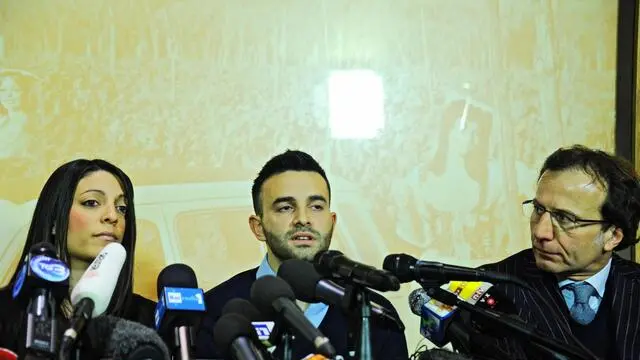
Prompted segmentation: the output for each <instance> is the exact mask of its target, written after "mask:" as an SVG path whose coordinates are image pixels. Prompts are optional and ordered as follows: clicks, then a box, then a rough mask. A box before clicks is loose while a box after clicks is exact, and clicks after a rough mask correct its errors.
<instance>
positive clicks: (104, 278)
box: [59, 242, 127, 359]
mask: <svg viewBox="0 0 640 360" xmlns="http://www.w3.org/2000/svg"><path fill="white" fill-rule="evenodd" d="M126 258H127V251H126V250H125V249H124V246H122V245H121V244H119V243H116V242H112V243H109V244H108V245H107V246H105V247H104V248H103V249H102V251H100V253H99V254H98V256H96V258H95V259H94V260H93V262H92V263H91V265H89V267H88V268H87V270H86V271H85V272H84V274H82V277H81V278H80V280H79V281H78V283H77V284H76V286H74V288H73V290H72V291H71V304H72V305H73V316H72V317H71V325H70V326H69V328H68V329H67V330H66V331H65V332H64V335H63V337H62V342H61V344H60V354H59V355H60V358H61V359H64V358H66V357H67V352H68V351H69V350H70V347H71V346H72V345H73V344H74V343H75V341H76V338H77V336H78V334H79V333H80V332H82V331H83V330H84V327H85V325H86V323H87V322H88V321H89V319H91V318H95V317H97V316H100V315H102V314H103V313H104V312H105V311H106V310H107V307H108V306H109V303H110V302H111V296H112V295H113V291H114V289H115V287H116V284H117V283H118V277H119V276H120V271H121V270H122V266H123V265H124V262H125V260H126Z"/></svg>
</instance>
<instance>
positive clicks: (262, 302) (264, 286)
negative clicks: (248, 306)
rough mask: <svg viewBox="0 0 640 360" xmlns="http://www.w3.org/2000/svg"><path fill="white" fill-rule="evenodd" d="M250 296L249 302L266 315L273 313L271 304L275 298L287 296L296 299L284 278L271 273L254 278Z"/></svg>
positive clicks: (292, 299)
mask: <svg viewBox="0 0 640 360" xmlns="http://www.w3.org/2000/svg"><path fill="white" fill-rule="evenodd" d="M250 296H251V302H252V303H253V304H254V305H255V306H256V308H258V310H259V311H260V312H261V313H263V314H265V315H267V316H273V315H275V314H274V313H275V311H274V309H273V307H272V304H273V302H274V301H276V300H277V299H279V298H287V299H289V300H291V301H295V300H296V296H295V295H294V293H293V290H292V289H291V286H289V284H287V283H286V282H285V281H284V280H282V279H280V278H277V277H275V276H271V275H267V276H263V277H261V278H259V279H256V281H255V282H254V283H253V285H252V286H251V294H250Z"/></svg>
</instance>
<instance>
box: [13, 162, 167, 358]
mask: <svg viewBox="0 0 640 360" xmlns="http://www.w3.org/2000/svg"><path fill="white" fill-rule="evenodd" d="M40 242H49V243H51V244H52V245H53V246H54V247H55V249H56V253H57V256H58V258H59V259H60V260H62V261H63V262H65V263H66V264H67V266H68V267H69V269H70V270H71V274H70V276H69V293H71V290H72V289H73V287H74V286H75V284H76V283H77V281H78V280H79V279H80V277H81V276H82V274H83V273H84V272H85V270H86V269H87V268H88V267H89V265H90V264H91V262H92V261H93V260H94V259H95V257H96V256H97V255H98V254H99V253H100V251H101V250H102V249H103V248H104V247H105V246H106V245H107V244H109V243H110V242H118V243H120V244H121V245H122V246H123V247H124V248H125V250H126V252H127V257H126V260H125V262H124V266H123V267H122V270H121V272H120V276H119V278H118V282H117V284H116V287H115V290H114V293H113V296H112V297H111V302H110V303H109V306H108V308H107V311H106V313H107V314H109V315H113V316H117V317H121V318H124V319H128V320H132V321H137V322H139V323H142V324H144V325H147V326H153V321H154V309H155V303H154V302H153V301H151V300H147V299H145V298H143V297H141V296H139V295H136V294H134V293H133V265H134V250H135V244H136V216H135V210H134V206H133V185H132V184H131V180H130V179H129V177H128V176H127V175H126V174H125V173H124V172H123V171H122V170H120V169H119V168H118V167H116V166H115V165H113V164H111V163H109V162H106V161H104V160H86V159H79V160H74V161H71V162H68V163H66V164H64V165H62V166H60V167H59V168H58V169H56V170H55V171H54V172H53V174H51V176H50V177H49V179H48V180H47V182H46V183H45V185H44V187H43V188H42V191H41V192H40V196H39V197H38V201H37V204H36V207H35V210H34V212H33V217H32V220H31V225H30V227H29V233H28V235H27V239H26V242H25V245H24V249H23V250H22V254H21V256H20V259H25V257H26V256H27V254H28V252H29V249H30V248H31V246H32V245H34V244H37V243H40ZM21 265H22V264H20V265H19V266H18V269H19V268H20V266H21ZM18 269H16V271H15V272H14V274H13V276H11V280H10V282H9V284H8V285H7V286H6V287H5V288H3V289H0V348H3V347H4V348H7V349H10V350H12V351H15V352H16V353H18V355H19V356H20V358H22V353H23V352H24V346H25V341H24V337H25V330H26V329H25V328H24V322H25V320H24V319H25V311H26V307H27V304H26V303H21V302H20V301H16V300H14V299H13V297H12V288H13V285H14V283H15V282H16V278H17V275H18ZM71 313H72V305H71V303H70V300H69V297H68V296H67V297H66V298H65V299H64V301H62V302H61V303H60V306H59V309H58V314H59V316H60V319H59V320H60V325H61V326H60V331H64V329H66V327H67V325H68V319H69V318H70V316H71Z"/></svg>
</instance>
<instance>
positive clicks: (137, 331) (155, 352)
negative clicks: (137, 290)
mask: <svg viewBox="0 0 640 360" xmlns="http://www.w3.org/2000/svg"><path fill="white" fill-rule="evenodd" d="M85 338H88V340H89V342H90V344H91V351H92V353H93V354H96V356H97V355H98V354H99V356H100V357H101V358H110V359H114V360H142V359H152V360H169V359H170V355H169V350H168V349H167V346H166V345H165V343H164V342H163V341H162V339H161V338H160V337H159V336H158V335H157V334H156V332H155V331H153V329H151V328H148V327H146V326H144V325H142V324H139V323H136V322H133V321H129V320H125V319H121V318H117V317H114V316H109V315H103V316H99V317H97V318H95V319H92V320H91V322H90V323H89V325H88V326H87V330H86V334H85Z"/></svg>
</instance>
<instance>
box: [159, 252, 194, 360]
mask: <svg viewBox="0 0 640 360" xmlns="http://www.w3.org/2000/svg"><path fill="white" fill-rule="evenodd" d="M157 289H158V304H157V305H156V310H155V314H154V316H155V327H156V330H157V331H158V333H159V334H160V335H161V336H162V337H163V338H164V340H165V341H167V343H169V344H171V345H172V353H174V354H175V355H176V356H177V357H178V358H180V359H183V360H185V359H190V358H191V354H192V352H193V348H194V347H195V343H194V338H195V330H196V328H197V327H199V326H200V320H201V318H202V316H203V315H204V312H205V310H206V306H205V303H204V292H203V291H202V289H200V288H198V280H197V278H196V274H195V272H193V269H191V268H190V267H189V266H188V265H185V264H171V265H169V266H167V267H165V268H164V269H162V271H160V274H159V275H158V282H157Z"/></svg>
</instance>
